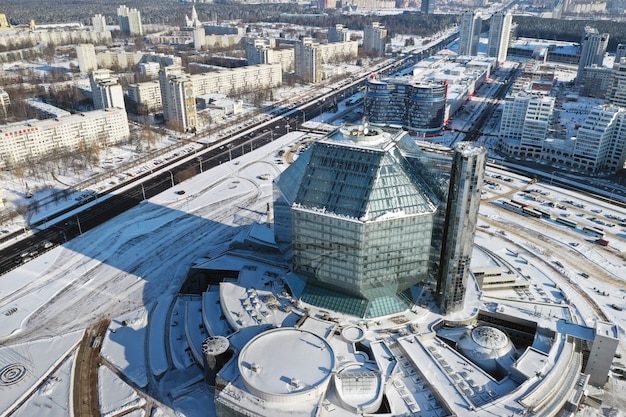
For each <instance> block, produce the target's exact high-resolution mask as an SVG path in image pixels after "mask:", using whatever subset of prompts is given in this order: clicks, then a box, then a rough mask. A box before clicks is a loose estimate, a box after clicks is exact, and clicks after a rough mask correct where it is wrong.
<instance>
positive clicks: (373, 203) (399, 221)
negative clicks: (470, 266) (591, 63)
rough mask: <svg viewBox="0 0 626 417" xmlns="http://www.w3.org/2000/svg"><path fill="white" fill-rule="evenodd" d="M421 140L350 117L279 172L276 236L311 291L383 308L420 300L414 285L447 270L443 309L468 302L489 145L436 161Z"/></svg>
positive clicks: (337, 305)
mask: <svg viewBox="0 0 626 417" xmlns="http://www.w3.org/2000/svg"><path fill="white" fill-rule="evenodd" d="M411 143H413V139H412V138H410V136H409V135H408V134H407V133H406V132H404V131H395V132H394V133H386V132H383V131H382V130H381V129H380V128H377V127H374V126H370V125H367V124H365V125H361V126H356V127H349V128H348V127H345V128H342V129H340V131H339V132H337V133H336V134H335V135H334V136H332V137H331V138H329V139H327V140H323V141H319V142H316V143H315V144H314V145H312V147H311V149H309V151H307V152H306V153H305V154H303V155H301V156H300V157H299V158H298V159H297V160H296V162H295V163H294V164H292V165H291V166H290V167H289V168H288V169H287V170H285V171H284V172H283V173H282V174H281V176H280V177H279V178H278V179H277V180H276V181H275V186H276V193H275V195H276V198H275V202H274V232H275V240H276V242H277V244H278V245H279V247H280V248H281V250H282V251H283V252H284V253H285V254H286V257H287V258H288V259H290V261H291V265H292V271H293V274H291V276H290V277H289V279H290V280H291V281H290V286H292V288H293V287H297V288H301V289H302V293H301V294H300V298H301V299H302V300H303V301H305V302H307V303H310V304H314V305H317V306H319V307H320V308H327V309H331V310H334V311H341V312H344V313H347V314H351V315H355V316H360V317H377V316H381V315H387V314H392V313H396V312H399V311H402V310H405V309H407V308H410V307H411V305H412V302H413V298H412V296H411V290H410V288H411V287H412V286H414V285H417V284H423V283H426V282H429V281H430V282H432V281H434V280H436V279H438V280H439V281H440V284H439V285H438V288H439V289H440V293H441V294H442V297H441V298H440V300H441V304H440V307H441V308H442V310H443V311H446V312H450V311H455V310H457V309H459V308H462V305H463V302H462V301H463V295H464V293H465V292H464V289H465V285H466V282H465V280H466V278H467V268H466V265H465V264H466V263H467V261H468V259H469V255H470V253H471V246H472V242H473V230H470V229H471V227H472V225H475V222H476V219H475V218H476V216H477V205H478V204H479V202H480V185H481V184H482V173H483V171H484V162H485V153H486V152H485V150H484V149H482V148H474V147H473V146H471V145H469V144H464V145H463V146H460V147H459V148H458V149H457V150H455V151H451V150H448V151H447V152H445V155H444V156H443V157H442V160H444V161H445V162H444V163H443V164H440V163H437V164H433V163H431V157H430V156H429V155H426V154H428V152H425V151H416V149H414V148H413V149H411V145H410V144H411ZM470 149H471V150H470ZM456 154H459V156H454V155H456ZM479 155H480V156H479ZM463 158H465V159H463ZM468 160H469V162H468ZM453 161H455V163H459V164H460V166H458V167H456V168H451V165H452V162H453ZM471 170H474V171H472V172H469V171H471ZM457 171H460V173H457ZM466 171H468V172H466ZM446 177H447V178H448V179H449V181H452V182H446V179H445V178H446ZM442 184H446V185H442ZM448 184H449V188H448ZM476 196H478V197H477V198H476ZM453 199H454V201H452V200H453ZM446 207H447V208H449V210H450V212H448V210H447V209H446ZM465 216H469V217H471V216H473V217H474V218H473V219H469V218H466V217H465ZM442 219H449V223H448V224H446V223H445V222H442ZM457 221H458V222H461V224H452V223H453V222H457ZM442 236H446V237H447V239H448V240H449V242H448V243H445V242H443V241H442V240H441V237H442ZM465 239H468V241H469V245H466V244H465ZM433 245H434V246H435V248H433ZM468 247H469V248H470V250H469V252H468ZM444 257H445V258H444ZM432 265H438V267H439V269H440V271H439V273H438V276H431V275H430V271H431V270H432ZM451 285H452V286H456V287H455V288H454V289H452V288H450V286H451Z"/></svg>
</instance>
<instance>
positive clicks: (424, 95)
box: [364, 78, 448, 133]
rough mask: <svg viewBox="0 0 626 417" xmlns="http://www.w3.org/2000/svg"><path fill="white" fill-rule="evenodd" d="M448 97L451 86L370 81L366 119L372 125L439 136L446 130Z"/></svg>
mask: <svg viewBox="0 0 626 417" xmlns="http://www.w3.org/2000/svg"><path fill="white" fill-rule="evenodd" d="M447 94H448V84H447V82H415V81H413V79H412V78H387V79H383V80H378V79H375V78H374V79H370V80H368V82H367V90H366V92H365V100H364V102H365V105H364V107H365V115H366V117H367V118H368V120H369V121H370V122H371V123H376V124H386V125H394V124H396V125H400V126H403V127H405V128H407V129H408V130H410V131H415V132H423V133H437V132H439V131H441V129H443V126H444V121H445V108H446V97H447Z"/></svg>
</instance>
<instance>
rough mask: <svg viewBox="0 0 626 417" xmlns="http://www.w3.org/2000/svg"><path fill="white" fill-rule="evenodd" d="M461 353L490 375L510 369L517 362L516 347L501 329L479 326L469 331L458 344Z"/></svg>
mask: <svg viewBox="0 0 626 417" xmlns="http://www.w3.org/2000/svg"><path fill="white" fill-rule="evenodd" d="M457 347H458V349H459V351H460V352H461V353H462V354H463V355H464V356H465V357H466V358H468V359H469V360H471V361H472V362H474V363H475V364H476V365H478V366H480V367H481V368H482V369H484V370H485V371H487V372H489V373H495V372H497V371H498V370H499V369H498V367H499V366H500V368H503V367H508V365H510V364H511V363H513V362H514V361H515V346H513V343H512V342H511V340H510V339H509V337H508V336H507V335H506V334H505V333H504V332H503V331H502V330H500V329H497V328H495V327H492V326H478V327H475V328H473V329H468V330H467V332H465V333H464V334H463V335H462V336H461V338H460V339H459V342H458V344H457Z"/></svg>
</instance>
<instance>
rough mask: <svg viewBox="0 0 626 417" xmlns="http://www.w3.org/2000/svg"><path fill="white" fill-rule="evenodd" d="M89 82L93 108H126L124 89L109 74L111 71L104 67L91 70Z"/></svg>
mask: <svg viewBox="0 0 626 417" xmlns="http://www.w3.org/2000/svg"><path fill="white" fill-rule="evenodd" d="M89 82H90V84H91V96H92V99H93V106H94V108H95V109H108V108H111V107H117V108H120V109H126V105H125V104H124V91H123V90H122V86H121V85H120V84H119V82H118V79H117V78H115V77H112V76H111V71H109V70H106V69H105V70H97V71H93V72H92V73H91V74H90V75H89Z"/></svg>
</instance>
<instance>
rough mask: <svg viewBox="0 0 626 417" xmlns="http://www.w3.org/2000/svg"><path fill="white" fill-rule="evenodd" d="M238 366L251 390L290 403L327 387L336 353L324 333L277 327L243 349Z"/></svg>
mask: <svg viewBox="0 0 626 417" xmlns="http://www.w3.org/2000/svg"><path fill="white" fill-rule="evenodd" d="M238 367H239V372H240V373H241V376H242V377H243V379H244V382H245V384H246V386H247V387H248V389H250V390H251V391H252V392H253V393H255V394H256V395H258V396H259V397H260V398H263V399H266V400H277V399H280V402H282V403H288V402H289V403H290V402H298V401H300V400H301V399H303V398H304V399H307V398H311V397H314V396H316V395H319V394H321V393H322V392H323V391H324V390H325V389H326V387H327V386H328V382H329V381H330V376H331V373H332V370H333V369H334V368H335V356H334V354H333V350H332V348H331V346H330V345H329V344H328V342H326V340H324V338H322V337H320V336H317V335H315V334H313V333H310V332H307V331H304V330H299V329H287V328H285V329H274V330H270V331H267V332H265V333H262V334H260V335H258V336H257V337H255V338H254V339H252V340H251V341H250V342H249V343H248V344H247V345H246V346H245V347H244V348H243V350H242V351H241V353H240V354H239V364H238Z"/></svg>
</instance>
